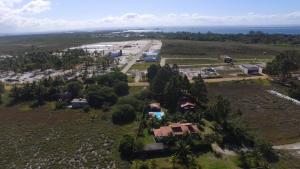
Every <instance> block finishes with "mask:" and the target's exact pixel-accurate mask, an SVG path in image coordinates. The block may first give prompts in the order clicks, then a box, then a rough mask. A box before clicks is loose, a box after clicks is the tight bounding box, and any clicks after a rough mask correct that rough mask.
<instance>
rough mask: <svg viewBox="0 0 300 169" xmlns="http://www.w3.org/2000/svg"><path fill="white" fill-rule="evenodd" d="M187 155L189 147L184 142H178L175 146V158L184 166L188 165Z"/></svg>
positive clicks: (189, 150) (189, 151) (189, 152)
mask: <svg viewBox="0 0 300 169" xmlns="http://www.w3.org/2000/svg"><path fill="white" fill-rule="evenodd" d="M189 154H191V147H190V146H189V145H188V144H186V143H185V142H184V141H179V142H178V143H177V145H176V156H177V158H178V159H179V160H180V162H182V163H183V164H184V165H188V164H189Z"/></svg>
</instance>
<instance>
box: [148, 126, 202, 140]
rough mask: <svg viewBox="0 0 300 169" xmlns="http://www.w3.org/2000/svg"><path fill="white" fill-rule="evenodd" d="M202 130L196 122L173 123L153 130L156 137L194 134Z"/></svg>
mask: <svg viewBox="0 0 300 169" xmlns="http://www.w3.org/2000/svg"><path fill="white" fill-rule="evenodd" d="M198 132H200V130H199V128H198V127H197V125H196V124H192V123H171V124H170V125H168V126H163V127H160V128H159V129H155V130H154V131H153V133H154V137H155V138H156V139H161V138H164V137H169V136H179V137H180V136H183V135H185V134H194V133H198Z"/></svg>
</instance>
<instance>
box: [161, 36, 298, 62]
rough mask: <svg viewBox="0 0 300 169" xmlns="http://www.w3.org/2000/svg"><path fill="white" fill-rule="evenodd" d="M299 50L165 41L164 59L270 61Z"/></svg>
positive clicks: (228, 43)
mask: <svg viewBox="0 0 300 169" xmlns="http://www.w3.org/2000/svg"><path fill="white" fill-rule="evenodd" d="M291 49H295V50H299V48H297V47H295V46H278V45H277V46H276V45H250V44H242V43H237V42H203V41H185V40H164V41H163V47H162V57H166V58H194V57H199V58H217V57H219V56H220V55H230V56H232V57H233V58H236V59H238V58H245V59H251V58H257V59H270V58H273V57H274V56H275V55H277V54H278V53H280V52H281V51H284V50H291Z"/></svg>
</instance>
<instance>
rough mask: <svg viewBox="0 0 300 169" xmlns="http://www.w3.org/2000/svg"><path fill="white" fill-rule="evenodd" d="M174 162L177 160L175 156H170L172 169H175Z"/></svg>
mask: <svg viewBox="0 0 300 169" xmlns="http://www.w3.org/2000/svg"><path fill="white" fill-rule="evenodd" d="M176 160H177V156H176V154H174V155H172V156H171V163H172V167H173V169H175V164H176Z"/></svg>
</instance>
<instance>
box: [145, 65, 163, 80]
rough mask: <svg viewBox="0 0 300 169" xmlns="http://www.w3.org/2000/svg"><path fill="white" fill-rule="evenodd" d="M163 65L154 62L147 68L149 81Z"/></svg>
mask: <svg viewBox="0 0 300 169" xmlns="http://www.w3.org/2000/svg"><path fill="white" fill-rule="evenodd" d="M160 68H161V67H160V66H159V65H157V64H152V65H151V66H150V67H149V68H148V69H147V78H148V80H149V82H151V81H152V80H153V79H154V77H155V76H156V74H157V72H158V71H159V69H160Z"/></svg>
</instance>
